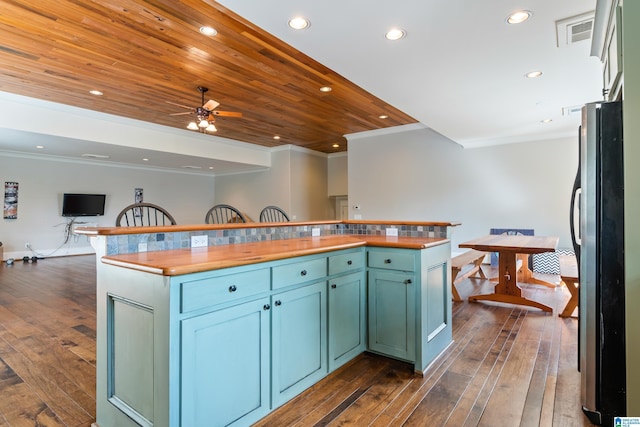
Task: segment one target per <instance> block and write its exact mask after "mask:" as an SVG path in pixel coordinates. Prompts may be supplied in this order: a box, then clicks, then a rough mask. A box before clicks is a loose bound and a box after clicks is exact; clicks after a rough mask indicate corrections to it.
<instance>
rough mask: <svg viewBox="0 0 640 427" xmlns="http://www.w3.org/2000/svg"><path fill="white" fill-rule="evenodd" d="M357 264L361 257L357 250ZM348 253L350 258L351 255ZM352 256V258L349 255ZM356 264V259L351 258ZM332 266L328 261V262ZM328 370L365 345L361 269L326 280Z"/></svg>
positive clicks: (350, 356)
mask: <svg viewBox="0 0 640 427" xmlns="http://www.w3.org/2000/svg"><path fill="white" fill-rule="evenodd" d="M358 255H359V257H358V258H359V259H360V260H361V261H360V263H361V264H360V265H359V266H358V267H362V264H364V257H363V256H362V254H361V253H359V254H358ZM353 256H354V255H351V257H350V258H353ZM350 260H351V259H350ZM351 261H352V263H351V264H349V265H353V264H355V261H353V260H351ZM329 265H330V266H331V262H330V263H329ZM328 283H329V291H328V292H329V308H328V310H329V371H330V372H331V371H333V370H335V369H336V368H338V367H340V366H341V365H343V364H345V363H346V362H348V361H349V360H351V359H353V358H354V357H356V356H357V355H358V354H360V353H362V352H363V351H364V350H365V348H366V342H365V337H366V325H365V310H366V304H365V302H366V296H365V292H366V291H365V281H364V275H363V273H362V272H358V273H351V274H347V275H346V276H339V277H335V278H331V279H330V280H329V282H328Z"/></svg>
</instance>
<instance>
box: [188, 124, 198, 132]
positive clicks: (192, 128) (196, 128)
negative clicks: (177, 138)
mask: <svg viewBox="0 0 640 427" xmlns="http://www.w3.org/2000/svg"><path fill="white" fill-rule="evenodd" d="M187 129H189V130H198V125H197V124H196V122H190V123H189V124H188V125H187Z"/></svg>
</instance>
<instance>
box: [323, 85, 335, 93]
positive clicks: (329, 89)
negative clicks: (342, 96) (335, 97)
mask: <svg viewBox="0 0 640 427" xmlns="http://www.w3.org/2000/svg"><path fill="white" fill-rule="evenodd" d="M332 90H333V89H331V87H329V86H322V87H321V88H320V92H331V91H332Z"/></svg>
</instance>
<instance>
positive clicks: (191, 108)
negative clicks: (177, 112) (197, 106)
mask: <svg viewBox="0 0 640 427" xmlns="http://www.w3.org/2000/svg"><path fill="white" fill-rule="evenodd" d="M164 102H166V103H167V104H171V105H175V106H177V107H182V108H188V109H189V110H193V107H187V106H186V105H182V104H176V103H175V102H171V101H164Z"/></svg>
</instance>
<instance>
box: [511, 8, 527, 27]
mask: <svg viewBox="0 0 640 427" xmlns="http://www.w3.org/2000/svg"><path fill="white" fill-rule="evenodd" d="M529 18H531V12H529V11H528V10H518V11H517V12H513V13H512V14H511V15H509V16H508V17H507V23H508V24H521V23H523V22H524V21H526V20H527V19H529Z"/></svg>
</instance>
